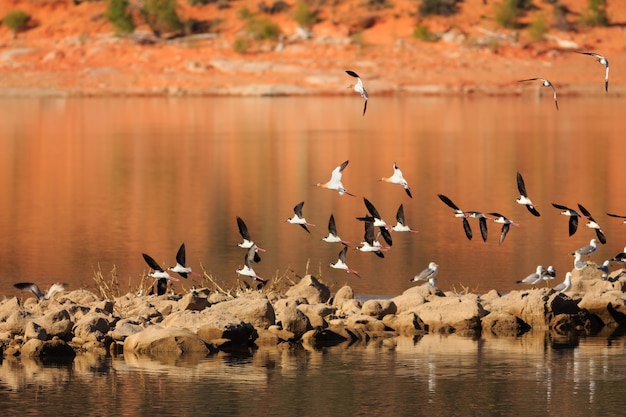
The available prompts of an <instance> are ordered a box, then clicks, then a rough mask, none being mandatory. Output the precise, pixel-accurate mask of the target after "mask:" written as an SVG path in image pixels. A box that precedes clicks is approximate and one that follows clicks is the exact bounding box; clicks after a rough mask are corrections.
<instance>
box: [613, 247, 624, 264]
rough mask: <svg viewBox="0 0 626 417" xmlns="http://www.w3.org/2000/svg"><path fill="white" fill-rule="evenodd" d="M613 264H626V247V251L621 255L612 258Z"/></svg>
mask: <svg viewBox="0 0 626 417" xmlns="http://www.w3.org/2000/svg"><path fill="white" fill-rule="evenodd" d="M611 262H622V263H626V247H624V251H623V252H621V253H618V254H617V255H615V256H614V257H612V258H611Z"/></svg>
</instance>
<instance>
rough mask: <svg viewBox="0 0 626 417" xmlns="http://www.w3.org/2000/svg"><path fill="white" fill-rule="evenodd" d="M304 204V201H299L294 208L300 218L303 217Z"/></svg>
mask: <svg viewBox="0 0 626 417" xmlns="http://www.w3.org/2000/svg"><path fill="white" fill-rule="evenodd" d="M302 206H304V201H301V202H299V203H298V204H296V206H295V207H294V208H293V212H294V213H295V214H296V216H298V217H300V218H302Z"/></svg>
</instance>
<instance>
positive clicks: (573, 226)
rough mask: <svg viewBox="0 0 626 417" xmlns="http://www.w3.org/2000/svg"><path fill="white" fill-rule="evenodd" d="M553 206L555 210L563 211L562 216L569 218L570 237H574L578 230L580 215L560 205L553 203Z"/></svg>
mask: <svg viewBox="0 0 626 417" xmlns="http://www.w3.org/2000/svg"><path fill="white" fill-rule="evenodd" d="M552 205H553V206H554V208H557V209H559V210H561V214H562V215H564V216H569V235H570V236H572V235H573V234H574V233H576V230H577V229H578V218H579V217H580V214H579V213H578V212H577V211H576V210H574V209H571V208H569V207H565V206H562V205H560V204H555V203H552Z"/></svg>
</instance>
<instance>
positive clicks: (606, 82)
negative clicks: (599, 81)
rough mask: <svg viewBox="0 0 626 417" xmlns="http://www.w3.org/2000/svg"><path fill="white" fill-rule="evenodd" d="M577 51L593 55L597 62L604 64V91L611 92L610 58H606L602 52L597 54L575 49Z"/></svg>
mask: <svg viewBox="0 0 626 417" xmlns="http://www.w3.org/2000/svg"><path fill="white" fill-rule="evenodd" d="M574 52H576V53H579V54H583V55H589V56H592V57H594V58H595V59H596V61H597V62H599V63H600V64H602V65H604V69H605V72H604V91H605V92H607V93H608V92H609V60H608V59H606V57H603V56H602V55H600V54H596V53H593V52H581V51H574Z"/></svg>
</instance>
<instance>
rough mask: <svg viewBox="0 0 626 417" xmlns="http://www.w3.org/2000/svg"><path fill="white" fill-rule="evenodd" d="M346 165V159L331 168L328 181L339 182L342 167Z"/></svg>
mask: <svg viewBox="0 0 626 417" xmlns="http://www.w3.org/2000/svg"><path fill="white" fill-rule="evenodd" d="M346 165H348V161H346V162H344V163H343V164H341V165H339V166H338V167H336V168H335V169H333V172H332V173H331V174H330V181H329V183H331V184H341V177H342V175H343V169H344V168H345V167H346Z"/></svg>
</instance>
